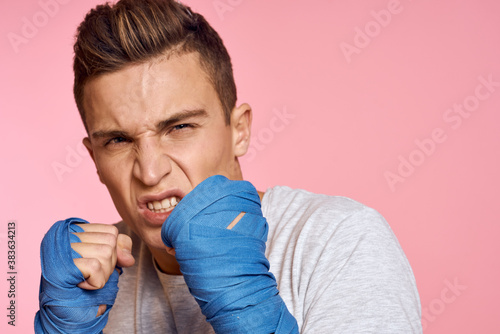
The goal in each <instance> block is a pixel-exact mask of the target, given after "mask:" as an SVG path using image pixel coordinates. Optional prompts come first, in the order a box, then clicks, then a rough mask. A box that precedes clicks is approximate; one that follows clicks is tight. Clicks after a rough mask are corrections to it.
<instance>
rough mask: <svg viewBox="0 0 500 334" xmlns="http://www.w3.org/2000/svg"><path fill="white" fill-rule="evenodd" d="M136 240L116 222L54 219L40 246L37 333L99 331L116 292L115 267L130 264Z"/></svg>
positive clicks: (132, 259) (104, 323)
mask: <svg viewBox="0 0 500 334" xmlns="http://www.w3.org/2000/svg"><path fill="white" fill-rule="evenodd" d="M131 249H132V240H131V239H130V237H128V236H126V235H123V234H119V233H118V229H117V228H116V227H115V226H113V225H103V224H89V223H88V222H87V221H85V220H83V219H80V218H69V219H66V220H61V221H58V222H56V223H55V224H54V225H52V227H51V228H50V229H49V231H48V232H47V233H46V234H45V237H44V238H43V240H42V244H41V247H40V260H41V265H42V279H41V282H40V298H39V299H40V310H39V311H38V312H37V314H36V317H35V332H36V333H37V334H38V333H75V334H77V333H78V334H79V333H82V334H83V333H100V332H101V331H102V330H103V328H104V327H105V326H106V323H107V321H108V314H109V311H110V310H111V307H112V306H113V304H114V303H115V299H116V295H117V293H118V278H119V274H121V272H120V270H119V269H117V267H130V266H132V265H133V264H134V262H135V260H134V258H133V256H132V254H131Z"/></svg>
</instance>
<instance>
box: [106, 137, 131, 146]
mask: <svg viewBox="0 0 500 334" xmlns="http://www.w3.org/2000/svg"><path fill="white" fill-rule="evenodd" d="M127 141H128V140H127V138H124V137H114V138H111V139H110V140H108V141H107V142H106V144H105V146H107V145H109V144H112V145H117V144H121V143H125V142H127Z"/></svg>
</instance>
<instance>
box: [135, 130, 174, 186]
mask: <svg viewBox="0 0 500 334" xmlns="http://www.w3.org/2000/svg"><path fill="white" fill-rule="evenodd" d="M171 171H172V165H171V162H170V158H169V157H168V155H167V154H166V152H164V150H163V149H162V146H161V143H160V141H159V139H158V138H156V137H148V138H143V139H141V141H140V142H139V145H138V147H137V152H136V159H135V162H134V169H133V174H134V177H135V178H136V179H138V180H139V181H141V182H142V183H143V184H144V185H146V186H149V187H152V186H155V185H157V184H158V183H159V182H160V181H161V180H162V179H163V177H164V176H166V175H167V174H169V173H170V172H171Z"/></svg>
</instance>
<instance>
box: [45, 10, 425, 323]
mask: <svg viewBox="0 0 500 334" xmlns="http://www.w3.org/2000/svg"><path fill="white" fill-rule="evenodd" d="M74 72H75V85H74V94H75V100H76V103H77V106H78V109H79V111H80V114H81V117H82V120H83V123H84V125H85V128H86V130H87V133H88V137H87V138H85V139H84V144H85V146H86V147H87V149H88V151H89V153H90V155H91V156H92V159H93V160H94V162H95V165H96V168H97V173H98V175H99V178H100V180H101V182H102V183H103V184H105V185H106V187H107V188H108V190H109V192H110V194H111V197H112V199H113V202H114V204H115V206H116V208H117V210H118V212H119V214H120V216H121V217H122V219H123V222H122V223H119V224H118V225H117V227H118V229H117V227H115V226H112V225H99V224H77V225H76V227H75V226H73V224H71V225H70V230H69V232H68V233H69V234H70V235H71V238H74V237H76V238H77V239H76V240H75V239H72V241H71V252H76V254H77V255H75V253H73V258H74V264H75V265H76V267H77V268H78V270H79V271H80V272H81V274H82V275H83V278H84V280H83V281H81V282H80V283H78V287H79V288H81V289H83V290H87V291H96V292H97V293H98V292H99V291H101V290H103V291H104V290H105V289H106V288H107V286H109V284H110V283H108V284H107V282H108V280H110V281H112V280H114V279H113V277H115V276H117V275H118V274H117V272H118V271H123V273H122V274H121V276H120V278H119V280H118V287H119V291H118V294H117V296H116V300H114V303H113V302H103V303H102V304H100V306H99V307H97V306H96V308H95V310H94V311H92V312H94V313H93V314H95V315H96V316H97V318H103V319H104V317H105V319H106V320H107V325H106V328H105V329H104V331H105V332H108V333H213V332H214V330H213V328H212V327H213V326H212V325H213V324H214V323H212V322H211V321H212V319H209V320H210V323H209V322H207V321H206V318H205V317H206V314H205V308H204V307H203V303H202V302H203V301H200V299H203V298H201V297H198V295H197V294H196V293H197V288H196V289H195V288H194V285H192V283H191V281H189V284H187V283H186V282H188V278H187V276H188V275H190V273H188V272H190V270H189V269H191V268H190V267H189V268H188V267H183V266H187V265H184V264H180V263H181V260H180V259H181V258H182V256H180V255H179V251H180V246H179V248H178V247H177V246H176V245H175V244H172V245H173V246H174V247H166V244H167V243H166V242H165V240H166V239H168V238H169V236H167V232H165V231H166V229H167V228H168V226H167V225H168V224H169V223H170V224H172V223H171V220H172V217H170V216H171V215H172V216H173V215H174V214H173V212H178V211H179V210H175V211H174V208H176V207H177V205H179V207H180V205H181V204H182V203H185V202H186V201H190V202H188V203H189V205H188V204H186V205H187V208H189V207H194V206H196V205H197V203H198V202H199V200H198V199H197V198H199V197H196V196H194V197H193V196H191V197H190V196H188V194H198V192H200V191H201V190H198V189H199V188H198V187H202V186H203V184H205V182H209V181H207V180H208V179H210V180H213V178H211V177H213V176H214V175H222V176H225V177H226V178H227V179H229V180H243V176H242V173H241V169H240V165H239V162H238V158H239V157H241V156H243V155H244V154H245V153H246V151H247V149H248V146H249V140H250V127H251V121H252V110H251V108H250V106H249V105H248V104H241V105H236V87H235V84H234V79H233V74H232V67H231V61H230V58H229V55H228V54H227V51H226V49H225V47H224V45H223V43H222V40H221V39H220V38H219V36H218V35H217V33H216V32H215V31H214V30H213V29H212V28H211V27H210V26H209V25H208V23H207V22H206V21H205V20H204V18H203V17H202V16H201V15H199V14H197V13H193V12H192V11H191V10H190V9H189V8H187V7H185V6H183V5H181V4H179V3H177V2H174V1H168V0H140V1H138V0H134V1H132V0H122V1H119V2H118V3H117V4H115V5H109V4H106V5H101V6H98V7H96V9H94V10H92V11H91V12H90V13H89V14H88V15H87V17H86V18H85V20H84V22H83V23H82V24H81V25H80V27H79V29H78V35H77V41H76V43H75V61H74ZM221 182H222V181H221ZM224 182H225V181H224ZM215 184H216V185H217V183H215ZM231 184H232V185H233V183H231ZM243 184H244V183H234V185H236V188H238V187H240V185H241V187H243ZM212 189H214V190H213V191H214V192H217V190H218V189H217V186H213V187H212ZM257 198H258V200H260V201H261V202H262V213H263V215H264V217H266V218H267V222H268V224H269V227H268V228H269V230H267V225H266V231H265V235H267V244H266V245H267V248H266V251H265V256H266V257H267V259H268V260H269V262H270V270H271V272H272V273H273V274H274V276H273V280H274V277H275V279H276V282H277V287H278V289H279V298H280V300H281V298H282V301H283V302H284V304H285V305H286V307H285V308H287V309H288V310H289V312H290V313H291V314H292V315H293V317H294V318H295V320H296V325H297V328H298V330H299V331H300V332H301V333H336V332H338V333H358V332H371V333H420V332H421V326H420V302H419V298H418V292H417V290H416V287H415V282H414V278H413V273H412V271H411V268H410V266H409V264H408V262H407V260H406V258H405V256H404V254H403V252H402V250H401V248H400V246H399V244H398V242H397V240H396V239H395V237H394V235H393V234H392V232H391V230H390V228H389V227H388V225H387V223H386V222H385V221H384V219H383V218H382V217H381V216H380V215H379V214H378V213H377V212H376V211H374V210H372V209H369V208H367V207H365V206H363V205H362V204H359V203H357V202H354V201H352V200H349V199H346V198H341V197H329V196H324V195H315V194H311V193H308V192H305V191H301V190H292V189H290V188H287V187H275V188H271V189H269V190H267V191H266V192H265V193H262V192H259V193H258V197H257ZM259 205H260V203H259ZM235 206H236V208H234V210H235V211H236V212H237V213H239V212H240V211H241V215H242V216H241V215H238V217H236V218H235V219H234V220H232V219H229V220H228V221H227V224H228V227H227V229H231V228H233V227H234V226H237V227H239V224H243V223H240V222H239V219H242V221H243V220H244V219H245V214H246V212H248V210H246V209H245V210H244V209H242V208H240V207H239V206H237V205H235ZM177 209H179V208H177ZM186 210H187V209H186ZM259 210H260V209H259ZM215 211H216V212H215V215H218V214H219V213H218V212H217V210H215ZM220 211H221V213H220V214H222V211H224V210H220ZM169 217H170V219H169ZM242 217H243V218H242ZM214 219H215V218H214ZM205 222H206V224H207V225H210V223H211V220H210V219H205ZM180 224H181V225H183V224H184V222H181V223H180ZM186 224H187V222H186ZM71 228H73V230H72V229H71ZM162 228H163V230H162ZM264 239H265V237H264ZM249 242H250V241H249ZM132 245H133V248H132ZM172 245H170V246H172ZM179 245H181V243H179ZM49 247H50V245H48V244H42V258H43V256H44V252H48V250H47V249H48V248H49ZM219 247H224V243H222V244H221V245H220V246H214V247H213V248H212V249H210V247H205V248H204V249H203V250H202V251H203V252H205V253H208V254H209V255H210V252H211V251H213V252H214V253H215V252H216V251H217V250H218V248H219ZM185 248H186V247H184V250H183V251H184V252H189V251H190V249H189V248H190V247H187V249H185ZM132 249H133V251H132ZM245 256H246V254H242V255H241V260H242V261H244V258H245ZM223 260H224V258H222V260H221V261H223ZM182 263H184V262H182ZM44 264H45V262H44V261H43V260H42V267H44ZM201 264H202V265H203V261H201ZM117 266H118V267H121V268H122V269H116V267H117ZM229 267H230V266H229ZM43 269H44V271H50V270H46V269H47V267H45V268H43ZM60 270H61V269H59V268H58V269H57V270H56V269H53V270H52V271H60ZM199 271H203V275H205V273H207V272H209V271H210V268H206V266H205V268H202V269H199ZM182 274H184V275H182ZM195 274H196V273H195ZM203 275H202V276H203ZM207 275H208V274H207ZM249 275H250V276H252V275H253V274H252V273H251V272H250V273H249ZM254 276H259V275H254ZM264 276H266V274H264ZM271 276H272V275H267V276H266V277H271ZM47 277H48V274H47V275H46V274H45V273H44V281H43V282H42V295H43V294H44V293H45V292H44V290H43V288H44V287H46V286H48V285H50V284H51V283H50V282H48V281H50V279H49V278H47ZM45 280H47V282H45ZM103 287H104V288H103ZM201 288H202V289H203V285H202V287H201ZM250 288H251V287H250ZM225 289H226V288H224V289H220V290H222V291H220V292H218V293H219V294H218V295H217V296H220V295H223V294H224V292H225V291H226V290H225ZM227 289H229V287H228V288H227ZM60 290H61V291H62V292H61V291H58V292H57V293H54V294H50V295H51V296H53V295H56V294H58V293H61V294H64V289H60ZM45 295H49V293H45ZM45 295H44V296H45ZM192 295H193V296H194V297H195V298H193V296H192ZM44 298H45V297H44ZM113 298H114V295H113ZM41 299H43V298H42V297H41ZM108 299H109V298H108ZM111 299H112V298H111ZM103 300H104V299H103ZM256 304H257V306H258V305H259V304H260V302H259V303H256ZM68 305H69V304H68ZM111 306H112V308H111ZM226 306H227V305H224V306H223V308H224V307H226ZM252 306H254V305H252ZM68 307H70V306H68ZM200 307H201V308H200ZM249 308H250V307H249ZM63 309H64V308H63ZM202 309H203V313H202ZM56 311H57V312H59V311H61V310H56ZM63 311H64V310H63ZM47 312H49V311H45V306H41V311H40V314H39V315H38V316H37V321H38V322H37V323H40V322H41V323H49V322H51V321H52V319H53V318H51V317H53V316H52V315H50V314H52V313H50V314H49V313H47ZM50 312H52V310H51V311H50ZM57 312H56V313H57ZM63 313H64V312H63ZM271 313H273V312H271ZM284 314H288V313H287V312H286V310H285V311H284ZM65 316H68V318H67V319H70V320H68V321H65V322H71V321H72V319H74V314H69V315H65ZM92 317H94V316H93V315H92ZM207 318H209V317H208V316H207ZM47 319H50V320H47ZM252 319H258V320H255V321H259V322H263V323H264V322H266V321H268V319H267V317H266V316H263V315H261V316H260V317H257V318H252ZM54 321H55V320H54ZM232 321H234V320H232ZM77 323H78V321H77V320H75V328H79V329H80V330H81V331H82V332H92V331H91V330H87V329H85V328H83V327H81V326H80V325H76V324H77ZM79 326H80V327H79ZM246 326H248V324H247V325H246ZM42 327H43V326H42ZM37 328H40V327H37ZM259 328H260V327H259ZM273 328H274V327H273ZM272 331H274V329H273V330H272ZM75 332H76V331H75ZM221 332H224V331H221ZM238 332H243V333H244V332H254V331H251V330H249V329H248V327H245V326H242V327H241V328H238ZM268 332H270V331H268ZM276 332H279V331H278V330H276Z"/></svg>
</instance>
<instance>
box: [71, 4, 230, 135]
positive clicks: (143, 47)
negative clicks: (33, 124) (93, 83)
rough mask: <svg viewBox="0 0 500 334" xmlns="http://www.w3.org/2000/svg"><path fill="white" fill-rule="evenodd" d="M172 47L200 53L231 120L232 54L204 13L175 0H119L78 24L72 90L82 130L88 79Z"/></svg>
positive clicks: (202, 62)
mask: <svg viewBox="0 0 500 334" xmlns="http://www.w3.org/2000/svg"><path fill="white" fill-rule="evenodd" d="M174 51H175V53H176V54H178V55H182V54H186V53H191V52H197V53H198V54H199V55H200V57H199V59H200V66H201V68H202V69H203V70H204V71H205V72H206V74H207V76H208V78H209V80H210V81H211V83H212V85H213V87H214V89H215V91H216V92H217V95H218V97H219V100H220V102H221V105H222V109H223V111H224V118H225V121H226V124H229V123H230V119H231V111H232V110H233V108H234V106H235V105H236V85H235V83H234V77H233V70H232V65H231V58H230V57H229V54H228V52H227V50H226V48H225V46H224V43H223V42H222V39H221V38H220V37H219V35H218V34H217V32H216V31H215V30H214V29H213V28H212V27H211V26H210V25H209V24H208V22H207V21H206V20H205V18H204V17H203V16H202V15H200V14H198V13H194V12H192V11H191V9H190V8H189V7H187V6H184V5H182V4H180V3H178V2H176V1H173V0H121V1H118V2H117V3H116V4H109V3H106V4H103V5H98V6H97V7H96V8H94V9H92V10H91V11H90V12H89V13H88V14H87V15H86V16H85V19H84V21H83V22H82V23H81V24H80V26H79V27H78V30H77V35H76V42H75V45H74V52H75V58H74V62H73V71H74V74H75V80H74V86H73V93H74V97H75V101H76V105H77V107H78V111H79V112H80V116H81V117H82V121H83V124H84V125H85V128H86V130H87V131H88V128H87V123H86V119H85V110H84V107H83V93H84V86H85V84H86V83H87V82H88V81H89V80H90V79H92V78H95V77H97V76H99V75H101V74H105V73H111V72H115V71H118V70H120V69H123V68H124V67H125V66H127V65H133V64H140V63H144V62H147V61H150V60H152V59H153V58H155V57H158V56H162V55H165V54H167V55H168V54H169V52H174Z"/></svg>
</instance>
